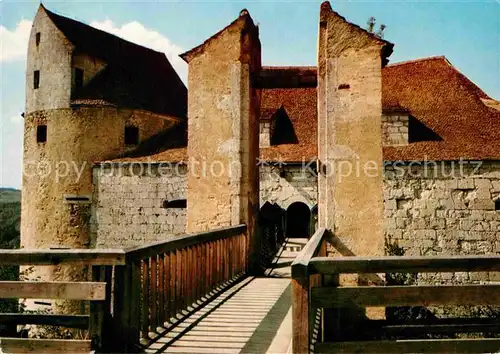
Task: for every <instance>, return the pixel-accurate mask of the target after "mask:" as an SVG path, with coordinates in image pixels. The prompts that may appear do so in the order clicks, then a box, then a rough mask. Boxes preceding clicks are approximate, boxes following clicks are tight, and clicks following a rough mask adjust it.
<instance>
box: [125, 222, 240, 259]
mask: <svg viewBox="0 0 500 354" xmlns="http://www.w3.org/2000/svg"><path fill="white" fill-rule="evenodd" d="M245 231H246V225H245V224H241V225H237V226H230V227H227V228H223V229H218V230H212V231H206V232H200V233H196V234H187V235H182V236H179V237H176V238H173V239H171V240H168V241H159V242H155V243H152V244H149V245H145V246H138V247H133V248H129V249H126V250H125V254H126V258H127V261H133V260H135V259H143V258H147V257H151V256H154V255H157V254H160V253H167V252H172V251H175V250H177V249H181V248H186V247H190V246H195V245H199V244H202V243H204V242H209V241H211V242H213V241H217V240H222V239H225V238H229V237H233V236H234V235H236V234H241V233H244V232H245Z"/></svg>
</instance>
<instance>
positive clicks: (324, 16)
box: [319, 1, 394, 66]
mask: <svg viewBox="0 0 500 354" xmlns="http://www.w3.org/2000/svg"><path fill="white" fill-rule="evenodd" d="M319 17H320V25H321V24H322V23H326V22H328V21H330V20H333V21H337V22H339V23H342V24H345V25H347V26H348V27H349V28H351V29H353V30H354V31H355V32H356V33H357V34H358V36H356V37H353V36H352V33H351V34H347V33H345V32H341V33H339V35H340V36H342V37H343V38H342V40H341V41H340V43H342V42H343V43H346V44H347V43H349V45H351V44H352V43H357V44H358V45H360V46H364V45H366V43H367V42H370V43H377V44H379V45H380V46H381V48H382V60H383V65H384V66H385V65H386V64H387V63H388V62H389V60H388V58H389V56H390V55H391V54H392V51H393V48H394V44H393V43H391V42H389V41H386V40H384V39H382V38H380V37H378V36H376V35H375V34H374V33H371V32H369V31H367V30H366V29H364V28H361V27H360V26H358V25H357V24H355V23H352V22H349V21H348V20H347V19H346V18H345V17H344V16H342V15H340V14H339V13H338V12H336V11H334V10H333V9H332V6H331V5H330V2H329V1H324V2H323V3H322V4H321V8H320V15H319ZM360 37H361V38H364V39H365V40H364V41H363V40H362V41H360V40H359V39H360ZM343 43H342V45H341V46H343V45H344V44H343Z"/></svg>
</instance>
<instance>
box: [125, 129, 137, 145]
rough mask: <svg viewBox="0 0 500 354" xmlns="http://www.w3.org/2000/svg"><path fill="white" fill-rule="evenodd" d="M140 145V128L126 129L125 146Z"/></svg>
mask: <svg viewBox="0 0 500 354" xmlns="http://www.w3.org/2000/svg"><path fill="white" fill-rule="evenodd" d="M137 144H139V128H137V127H125V145H137Z"/></svg>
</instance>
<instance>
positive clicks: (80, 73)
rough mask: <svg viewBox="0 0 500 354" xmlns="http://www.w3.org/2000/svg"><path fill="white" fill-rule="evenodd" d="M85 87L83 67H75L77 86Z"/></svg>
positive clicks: (77, 87)
mask: <svg viewBox="0 0 500 354" xmlns="http://www.w3.org/2000/svg"><path fill="white" fill-rule="evenodd" d="M82 87H83V69H79V68H75V88H76V89H79V88H82Z"/></svg>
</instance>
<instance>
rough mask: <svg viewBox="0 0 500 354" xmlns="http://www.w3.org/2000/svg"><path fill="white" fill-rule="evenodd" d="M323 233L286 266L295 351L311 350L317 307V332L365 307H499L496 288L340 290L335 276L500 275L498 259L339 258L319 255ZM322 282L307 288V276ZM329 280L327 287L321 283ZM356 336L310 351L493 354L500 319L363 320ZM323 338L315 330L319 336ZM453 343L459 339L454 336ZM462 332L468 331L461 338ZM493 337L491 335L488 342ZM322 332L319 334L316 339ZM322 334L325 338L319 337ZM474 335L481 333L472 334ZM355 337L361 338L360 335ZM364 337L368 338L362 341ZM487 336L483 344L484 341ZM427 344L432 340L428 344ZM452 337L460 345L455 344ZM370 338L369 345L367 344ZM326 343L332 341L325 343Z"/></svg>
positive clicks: (499, 290)
mask: <svg viewBox="0 0 500 354" xmlns="http://www.w3.org/2000/svg"><path fill="white" fill-rule="evenodd" d="M323 236H324V234H323V235H321V233H320V234H318V233H317V234H316V235H315V238H314V237H313V238H312V239H311V240H310V241H309V244H308V246H306V247H305V248H304V250H303V252H302V253H301V255H300V256H299V257H297V259H296V261H295V262H294V264H293V265H292V277H293V280H292V284H294V287H293V288H292V289H293V300H292V304H293V330H294V334H293V352H294V353H308V352H310V351H311V349H313V346H312V342H311V337H312V333H311V329H310V328H311V327H310V326H308V325H307V323H308V322H309V321H310V318H311V313H313V312H314V311H315V309H318V308H320V309H323V315H325V314H326V313H325V312H326V311H327V310H328V311H327V312H329V314H330V317H328V316H323V319H322V321H323V323H322V326H323V328H327V327H332V326H334V327H335V328H342V327H348V326H347V325H348V323H346V322H342V321H355V320H354V318H352V317H351V318H350V317H349V316H339V317H335V314H340V313H341V311H343V310H344V311H345V310H346V309H353V308H358V309H359V308H361V309H363V308H366V307H382V308H383V307H397V306H440V305H451V306H462V305H493V306H494V305H500V285H498V284H491V283H490V284H467V285H463V284H461V285H395V286H387V285H382V286H339V283H338V277H339V275H340V274H360V275H366V274H374V273H405V274H406V273H442V272H446V273H449V272H498V271H500V256H466V257H462V256H455V257H452V256H450V257H407V256H387V257H342V258H332V257H324V256H319V255H315V253H318V252H317V250H318V247H319V245H320V244H321V242H320V240H324V239H325V238H324V237H323ZM317 276H320V277H322V278H323V279H322V280H321V281H318V282H316V284H315V285H311V283H312V282H311V279H313V277H317ZM327 277H331V278H330V280H331V281H330V282H328V281H326V280H325V279H327ZM355 331H356V333H355V335H356V338H354V339H353V338H351V339H349V338H342V336H340V337H337V338H335V339H334V341H333V342H332V341H330V342H327V341H325V337H324V336H320V338H319V339H318V341H317V342H316V343H315V345H314V351H316V352H320V353H324V352H333V353H357V352H360V353H361V352H362V353H452V352H460V353H464V352H467V353H472V352H473V353H486V352H488V353H491V352H498V351H499V350H500V338H498V336H499V334H500V319H499V318H498V317H496V318H484V317H483V318H442V319H439V318H435V317H431V318H428V319H402V320H397V321H393V320H386V319H379V320H369V319H367V318H365V319H363V320H362V321H361V322H357V327H356V328H355ZM320 332H321V331H320ZM459 333H461V334H460V335H459V337H457V334H459ZM463 333H474V334H475V336H474V337H464V336H463ZM495 333H496V337H497V338H494V337H495V335H492V334H495ZM320 334H321V333H320ZM323 334H324V333H323ZM478 334H479V335H478ZM360 335H361V336H360ZM367 335H368V336H367ZM489 336H491V337H493V338H485V337H489ZM408 338H411V339H408ZM429 338H432V339H429ZM457 338H458V339H457ZM367 339H369V340H367ZM329 340H331V339H329Z"/></svg>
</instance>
